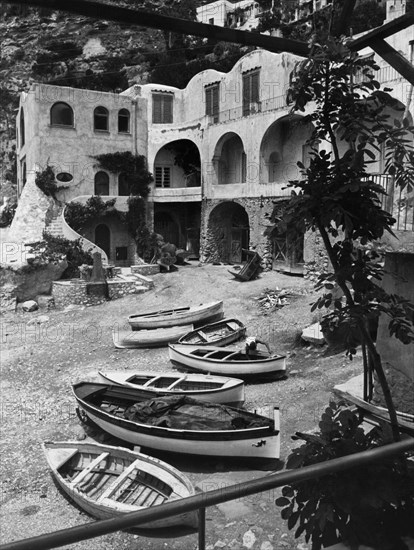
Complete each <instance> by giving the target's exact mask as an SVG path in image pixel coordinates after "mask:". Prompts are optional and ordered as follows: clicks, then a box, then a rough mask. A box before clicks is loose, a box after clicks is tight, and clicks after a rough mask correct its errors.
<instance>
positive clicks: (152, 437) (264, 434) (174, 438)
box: [73, 382, 280, 459]
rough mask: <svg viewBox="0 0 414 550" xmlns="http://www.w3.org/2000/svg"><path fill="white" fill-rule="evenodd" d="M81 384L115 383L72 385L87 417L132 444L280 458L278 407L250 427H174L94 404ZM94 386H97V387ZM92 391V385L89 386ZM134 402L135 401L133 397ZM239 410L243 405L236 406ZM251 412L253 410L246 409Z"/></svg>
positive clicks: (206, 453)
mask: <svg viewBox="0 0 414 550" xmlns="http://www.w3.org/2000/svg"><path fill="white" fill-rule="evenodd" d="M82 386H84V387H86V386H88V387H91V391H92V393H93V392H94V391H95V393H96V392H99V390H100V389H102V390H103V389H104V388H102V387H103V386H104V387H105V388H109V389H111V388H112V389H114V388H116V387H114V386H112V387H111V386H106V385H104V384H87V383H82V382H81V383H79V384H75V385H74V386H73V390H74V394H75V397H76V399H77V401H78V404H79V405H80V407H81V409H82V410H83V411H84V412H85V414H86V415H87V417H88V418H90V420H92V422H94V423H95V424H97V425H98V426H99V427H100V428H102V429H103V430H104V431H106V432H107V433H109V434H111V435H113V436H115V437H118V438H120V439H122V440H124V441H128V442H129V443H132V444H133V445H138V446H142V447H145V448H149V449H156V450H159V451H167V452H174V453H180V454H189V455H201V456H216V457H222V458H249V459H253V458H254V459H257V458H265V459H277V458H279V453H280V437H279V409H278V408H277V407H274V409H273V418H272V419H270V418H269V419H264V417H260V418H262V419H264V420H266V421H267V420H268V422H266V425H264V426H261V427H253V428H247V429H231V430H214V429H212V430H208V431H207V430H187V429H173V428H166V427H162V426H153V425H148V424H141V423H139V422H135V421H131V420H127V419H125V418H122V417H119V416H116V415H115V414H112V413H108V412H105V411H103V410H102V409H101V408H99V406H98V405H96V404H92V403H91V402H90V401H91V398H90V395H92V393H91V394H89V393H88V397H85V398H81V396H80V394H82V393H85V392H84V390H83V389H82ZM94 388H95V390H94ZM86 390H87V392H89V389H86ZM117 390H118V391H119V395H121V392H124V395H129V397H128V399H132V396H133V392H131V390H129V389H128V388H119V387H118V388H117ZM132 402H133V401H132ZM233 410H234V411H238V410H240V411H241V409H233ZM243 413H244V414H246V415H249V414H250V416H255V415H252V413H248V412H247V411H243Z"/></svg>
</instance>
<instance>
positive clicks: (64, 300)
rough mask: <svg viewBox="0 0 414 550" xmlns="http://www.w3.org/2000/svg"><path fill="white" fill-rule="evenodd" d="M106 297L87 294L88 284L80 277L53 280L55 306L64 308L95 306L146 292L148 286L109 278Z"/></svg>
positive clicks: (137, 282) (139, 282) (138, 282)
mask: <svg viewBox="0 0 414 550" xmlns="http://www.w3.org/2000/svg"><path fill="white" fill-rule="evenodd" d="M107 284H108V297H104V296H96V295H94V294H88V284H87V282H86V281H82V280H81V279H79V280H77V279H72V280H70V281H54V283H53V289H52V294H53V298H54V301H55V306H56V307H57V308H64V307H67V306H69V305H72V304H73V305H82V306H95V305H98V304H102V303H104V302H106V301H107V300H116V299H117V298H123V297H124V296H128V295H130V294H141V293H142V292H146V291H147V290H148V287H146V286H144V285H142V284H141V281H139V280H138V281H136V280H134V281H125V280H120V279H116V278H114V279H109V280H108V281H107Z"/></svg>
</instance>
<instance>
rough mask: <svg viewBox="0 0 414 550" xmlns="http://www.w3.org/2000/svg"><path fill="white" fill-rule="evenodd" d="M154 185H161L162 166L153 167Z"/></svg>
mask: <svg viewBox="0 0 414 550" xmlns="http://www.w3.org/2000/svg"><path fill="white" fill-rule="evenodd" d="M155 187H162V166H156V167H155Z"/></svg>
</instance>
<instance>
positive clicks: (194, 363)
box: [168, 344, 286, 379]
mask: <svg viewBox="0 0 414 550" xmlns="http://www.w3.org/2000/svg"><path fill="white" fill-rule="evenodd" d="M168 348H169V355H170V361H171V362H172V363H173V364H174V365H176V366H178V367H184V368H186V369H189V370H193V371H196V372H204V373H208V372H211V373H214V374H219V375H223V376H237V377H239V378H243V379H244V378H254V377H257V378H259V377H263V376H268V377H270V376H281V375H284V374H285V372H286V357H285V356H284V355H270V356H269V354H266V353H262V352H260V351H254V352H253V351H252V352H251V353H250V354H249V356H247V355H246V353H245V352H244V351H243V350H241V349H230V348H220V347H217V346H190V345H184V344H169V346H168Z"/></svg>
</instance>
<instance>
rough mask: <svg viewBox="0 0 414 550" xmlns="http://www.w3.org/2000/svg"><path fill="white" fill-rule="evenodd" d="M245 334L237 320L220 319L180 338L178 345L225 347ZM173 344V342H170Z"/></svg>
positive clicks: (244, 329)
mask: <svg viewBox="0 0 414 550" xmlns="http://www.w3.org/2000/svg"><path fill="white" fill-rule="evenodd" d="M245 334H246V327H245V326H244V325H243V323H242V322H241V321H239V320H237V319H222V320H221V321H217V323H211V324H210V325H205V326H204V327H200V328H197V329H195V330H192V331H191V332H188V333H187V334H185V335H184V336H181V338H179V340H178V344H191V345H193V346H207V345H210V346H220V347H221V346H227V345H228V344H231V343H232V342H235V341H236V340H239V339H240V338H243V336H245ZM170 343H173V342H170Z"/></svg>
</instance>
